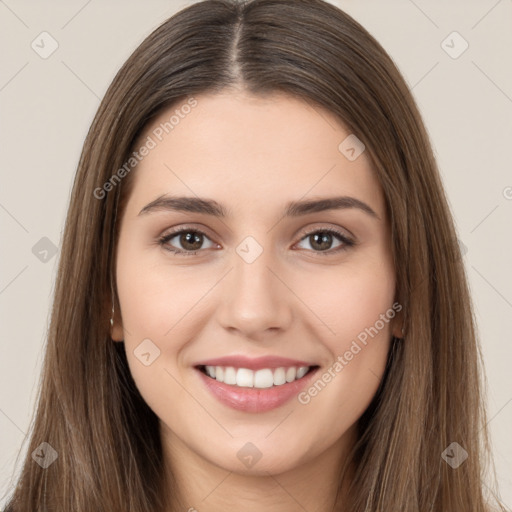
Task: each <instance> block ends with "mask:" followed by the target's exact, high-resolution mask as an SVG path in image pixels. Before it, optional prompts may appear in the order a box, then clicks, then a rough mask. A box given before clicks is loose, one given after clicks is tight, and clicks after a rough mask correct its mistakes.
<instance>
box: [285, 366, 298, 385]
mask: <svg viewBox="0 0 512 512" xmlns="http://www.w3.org/2000/svg"><path fill="white" fill-rule="evenodd" d="M296 376H297V368H295V367H293V366H291V367H290V368H288V369H287V370H286V382H293V381H294V380H295V377H296Z"/></svg>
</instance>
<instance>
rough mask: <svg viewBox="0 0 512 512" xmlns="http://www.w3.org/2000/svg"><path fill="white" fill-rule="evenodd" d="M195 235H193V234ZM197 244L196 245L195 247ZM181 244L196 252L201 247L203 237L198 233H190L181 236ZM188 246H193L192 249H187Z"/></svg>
mask: <svg viewBox="0 0 512 512" xmlns="http://www.w3.org/2000/svg"><path fill="white" fill-rule="evenodd" d="M192 233H193V234H192ZM194 242H195V245H194ZM181 244H182V245H183V247H185V248H186V249H188V250H191V251H194V250H197V249H199V248H200V247H201V235H200V234H198V233H194V232H191V231H189V232H188V233H185V234H184V235H182V236H181ZM187 244H189V245H192V247H190V246H189V247H187Z"/></svg>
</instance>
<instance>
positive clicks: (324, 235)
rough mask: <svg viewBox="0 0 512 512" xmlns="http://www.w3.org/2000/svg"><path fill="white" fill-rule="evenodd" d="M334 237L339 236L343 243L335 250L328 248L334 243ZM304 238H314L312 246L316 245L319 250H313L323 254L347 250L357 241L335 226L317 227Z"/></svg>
mask: <svg viewBox="0 0 512 512" xmlns="http://www.w3.org/2000/svg"><path fill="white" fill-rule="evenodd" d="M333 237H335V238H338V240H340V241H341V242H342V243H341V244H340V245H339V246H338V247H337V248H336V249H334V250H328V249H329V247H327V246H330V245H331V244H332V239H333ZM303 240H312V243H311V242H310V245H311V246H312V247H316V248H317V249H319V250H314V251H313V252H317V253H320V254H322V256H327V255H329V254H330V255H332V254H337V253H338V252H340V251H346V250H347V249H349V248H350V247H353V246H354V245H355V242H354V241H353V240H351V239H350V238H348V237H347V236H346V235H344V234H343V233H341V232H340V231H338V230H336V229H333V228H328V229H327V228H324V229H315V230H314V231H310V232H309V233H306V236H304V237H303V238H302V239H301V241H303Z"/></svg>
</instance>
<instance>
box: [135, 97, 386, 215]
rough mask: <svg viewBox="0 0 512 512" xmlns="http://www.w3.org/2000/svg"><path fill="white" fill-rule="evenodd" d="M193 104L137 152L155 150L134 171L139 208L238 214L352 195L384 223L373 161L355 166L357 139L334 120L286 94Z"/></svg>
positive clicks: (153, 128) (167, 116)
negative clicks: (352, 144)
mask: <svg viewBox="0 0 512 512" xmlns="http://www.w3.org/2000/svg"><path fill="white" fill-rule="evenodd" d="M194 100H195V102H194V103H190V100H189V101H188V102H187V100H183V101H182V102H181V103H178V104H176V105H174V106H173V107H171V108H168V109H166V110H164V111H162V112H161V113H160V114H159V115H158V116H157V117H156V118H155V119H154V120H153V121H152V122H151V123H150V124H149V125H148V126H147V127H146V129H145V130H144V133H143V134H142V136H141V137H140V138H139V141H138V143H137V144H136V145H135V148H134V149H135V150H137V149H138V148H140V147H141V146H143V145H144V144H146V145H147V146H148V147H149V146H151V150H150V151H149V152H148V154H147V155H146V156H144V157H143V158H141V161H140V162H139V163H138V164H137V166H136V168H135V170H134V171H133V172H134V176H133V179H134V184H133V185H134V186H133V189H132V196H131V197H130V201H129V205H130V204H131V205H132V207H133V208H139V210H140V208H142V207H143V206H144V205H145V204H146V203H147V202H149V201H151V200H153V199H155V198H156V197H157V196H159V195H162V194H166V193H172V194H180V195H196V196H199V197H210V198H214V199H216V200H217V201H219V202H221V203H223V204H227V205H230V206H232V207H233V210H234V211H236V210H237V208H239V209H240V210H243V209H244V205H245V207H248V206H254V207H256V206H259V207H260V208H264V209H268V208H270V207H271V205H273V204H274V203H275V205H276V207H281V206H282V204H283V203H285V202H287V201H291V200H297V199H300V198H304V199H307V198H308V197H309V196H316V197H319V196H333V195H351V196H355V197H358V198H360V199H364V201H365V202H369V203H371V204H372V208H374V210H376V212H377V213H378V214H379V216H381V218H384V217H383V215H384V198H383V196H382V191H381V188H380V185H379V183H378V180H377V177H376V175H375V173H374V172H373V170H372V168H371V165H370V161H369V159H368V157H367V156H366V154H365V152H364V151H363V152H362V153H361V154H360V156H358V157H357V158H356V159H355V160H350V159H348V158H347V156H346V154H345V153H343V148H344V147H345V146H344V145H343V142H344V141H345V140H347V137H349V136H350V137H353V135H352V134H351V133H350V131H348V130H347V128H346V127H345V126H344V125H343V124H342V123H341V122H340V120H339V119H338V118H337V117H336V116H334V115H333V114H332V113H330V112H328V111H327V110H325V109H323V108H321V107H319V106H317V105H314V104H313V103H310V102H306V101H303V100H300V99H297V98H294V97H291V96H287V95H284V94H273V95H271V96H266V97H259V96H253V95H250V94H249V93H245V92H237V93H221V94H218V93H217V94H207V95H198V96H195V97H194ZM191 105H193V106H191ZM348 140H349V141H351V140H352V139H351V138H349V139H348ZM340 144H342V148H341V149H340ZM345 145H346V144H345ZM356 149H357V148H356ZM230 209H231V208H230ZM139 210H137V213H138V211H139ZM240 213H241V212H240ZM258 213H261V212H258Z"/></svg>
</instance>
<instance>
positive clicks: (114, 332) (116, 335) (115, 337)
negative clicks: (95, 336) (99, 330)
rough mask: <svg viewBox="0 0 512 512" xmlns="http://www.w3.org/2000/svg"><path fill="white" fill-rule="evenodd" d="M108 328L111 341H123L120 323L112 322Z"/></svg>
mask: <svg viewBox="0 0 512 512" xmlns="http://www.w3.org/2000/svg"><path fill="white" fill-rule="evenodd" d="M112 323H113V325H112V324H111V326H110V337H111V338H112V341H115V342H121V341H124V333H123V327H122V325H121V324H120V323H118V322H117V321H114V322H112Z"/></svg>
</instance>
